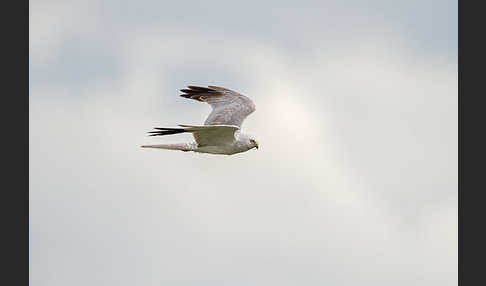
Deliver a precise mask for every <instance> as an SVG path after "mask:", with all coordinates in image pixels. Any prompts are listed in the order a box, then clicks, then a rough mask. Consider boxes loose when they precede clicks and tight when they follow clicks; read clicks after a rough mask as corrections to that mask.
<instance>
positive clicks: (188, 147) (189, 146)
mask: <svg viewBox="0 0 486 286" xmlns="http://www.w3.org/2000/svg"><path fill="white" fill-rule="evenodd" d="M141 147H142V148H155V149H166V150H180V151H185V152H187V151H194V150H195V149H196V146H195V144H194V143H176V144H157V145H142V146H141Z"/></svg>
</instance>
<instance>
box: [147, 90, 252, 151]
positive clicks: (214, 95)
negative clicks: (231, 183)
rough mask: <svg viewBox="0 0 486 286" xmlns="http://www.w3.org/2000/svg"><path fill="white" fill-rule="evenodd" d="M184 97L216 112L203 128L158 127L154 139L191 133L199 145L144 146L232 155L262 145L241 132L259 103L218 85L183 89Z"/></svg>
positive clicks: (187, 126)
mask: <svg viewBox="0 0 486 286" xmlns="http://www.w3.org/2000/svg"><path fill="white" fill-rule="evenodd" d="M181 91H182V92H183V94H181V96H182V97H185V98H190V99H194V100H197V101H202V102H207V103H208V104H209V105H211V107H212V109H213V111H212V112H211V114H209V116H208V118H207V119H206V121H205V122H204V125H203V126H194V125H179V126H180V127H182V128H155V129H156V131H151V132H149V133H151V135H150V136H161V135H171V134H178V133H184V132H190V133H192V135H193V136H194V139H195V142H188V143H177V144H160V145H143V146H142V147H144V148H160V149H169V150H181V151H186V152H187V151H194V152H199V153H211V154H225V155H232V154H236V153H240V152H245V151H248V150H250V149H252V148H256V149H258V142H257V141H256V140H255V139H253V138H252V137H250V136H249V135H247V134H244V133H242V132H241V131H240V128H241V124H242V123H243V120H245V118H246V117H247V116H248V115H249V114H250V113H252V112H253V111H255V104H253V102H252V101H251V100H250V99H249V98H248V97H246V96H244V95H242V94H239V93H237V92H235V91H232V90H229V89H226V88H223V87H217V86H208V87H200V86H188V89H181Z"/></svg>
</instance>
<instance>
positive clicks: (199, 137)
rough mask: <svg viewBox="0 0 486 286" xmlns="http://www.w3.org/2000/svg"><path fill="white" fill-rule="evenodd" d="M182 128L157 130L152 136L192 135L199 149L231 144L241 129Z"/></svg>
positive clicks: (210, 126) (189, 126)
mask: <svg viewBox="0 0 486 286" xmlns="http://www.w3.org/2000/svg"><path fill="white" fill-rule="evenodd" d="M179 126H180V127H182V128H163V127H162V128H159V127H157V128H155V129H156V131H151V132H149V133H151V135H150V136H161V135H172V134H178V133H185V132H189V133H192V135H193V136H194V139H195V140H196V143H197V145H198V146H199V147H202V146H220V145H226V144H231V143H233V141H234V140H235V132H236V131H238V130H239V129H240V128H239V127H238V126H232V125H205V126H194V125H179Z"/></svg>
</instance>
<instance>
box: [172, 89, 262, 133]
mask: <svg viewBox="0 0 486 286" xmlns="http://www.w3.org/2000/svg"><path fill="white" fill-rule="evenodd" d="M181 91H182V92H183V94H181V96H182V97H185V98H189V99H194V100H197V101H201V102H206V103H208V104H209V105H210V106H211V107H212V109H213V110H212V112H211V113H210V114H209V116H208V118H207V119H206V121H205V122H204V125H234V126H238V127H241V125H242V123H243V121H244V120H245V118H246V117H247V116H248V115H250V114H251V113H252V112H254V111H255V104H254V103H253V102H252V101H251V100H250V99H249V98H248V97H246V96H244V95H242V94H239V93H237V92H236V91H233V90H230V89H227V88H224V87H218V86H211V85H210V86H208V87H202V86H193V85H189V86H187V89H181Z"/></svg>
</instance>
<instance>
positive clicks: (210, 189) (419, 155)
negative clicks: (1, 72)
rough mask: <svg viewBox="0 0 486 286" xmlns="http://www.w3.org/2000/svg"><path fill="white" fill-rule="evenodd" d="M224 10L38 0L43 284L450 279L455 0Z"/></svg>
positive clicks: (256, 4)
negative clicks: (238, 147)
mask: <svg viewBox="0 0 486 286" xmlns="http://www.w3.org/2000/svg"><path fill="white" fill-rule="evenodd" d="M231 2H232V1H155V0H153V1H113V0H106V1H99V0H98V1H86V0H84V1H67V0H66V1H46V0H43V1H35V0H32V1H30V9H29V13H30V19H29V21H30V35H29V39H30V64H29V67H30V79H29V83H30V88H29V101H30V119H29V120H30V131H29V134H30V147H29V151H30V282H31V285H32V286H41V285H42V286H43V285H45V286H57V285H59V286H65V285H83V286H85V285H95V286H98V285H100V286H101V285H117V286H119V285H122V286H124V285H127V286H128V285H130V286H132V285H144V286H152V285H177V286H178V285H184V286H185V285H208V286H209V285H211V286H214V285H283V286H284V285H306V286H307V285H312V286H313V285H316V286H317V285H387V286H388V285H407V286H408V285H424V286H425V285H427V286H430V285H438V286H439V285H440V286H444V285H457V1H430V0H427V1H380V0H370V1H349V0H348V1H293V2H294V3H293V4H288V3H287V4H286V3H282V2H281V1H264V2H261V1H239V2H234V1H233V3H231ZM186 85H219V86H224V87H227V88H230V89H233V90H236V91H238V92H240V93H243V94H245V95H247V96H249V97H250V98H251V99H252V100H253V101H254V102H255V104H256V111H255V113H253V114H251V115H250V116H249V117H248V118H247V120H246V121H245V122H244V124H243V129H244V131H245V132H248V133H249V134H252V135H253V136H254V137H255V138H256V139H257V140H258V141H259V143H260V149H259V150H255V149H253V150H251V151H248V152H245V153H241V154H237V155H233V156H215V155H207V154H196V153H190V152H188V153H184V152H175V151H167V150H150V149H142V148H140V147H139V146H140V145H143V144H157V143H163V142H183V141H187V140H191V136H190V135H186V134H179V135H174V136H167V137H163V138H161V137H158V138H154V137H147V136H146V132H147V131H149V130H150V129H152V128H153V127H156V126H160V127H162V126H163V127H172V126H176V125H177V124H201V123H202V122H203V121H204V120H205V118H206V116H207V115H208V114H209V112H210V107H209V106H208V105H205V104H202V103H199V102H195V101H190V100H187V99H184V98H182V97H180V96H179V94H180V93H179V91H178V90H179V89H181V88H184V87H185V86H186Z"/></svg>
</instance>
